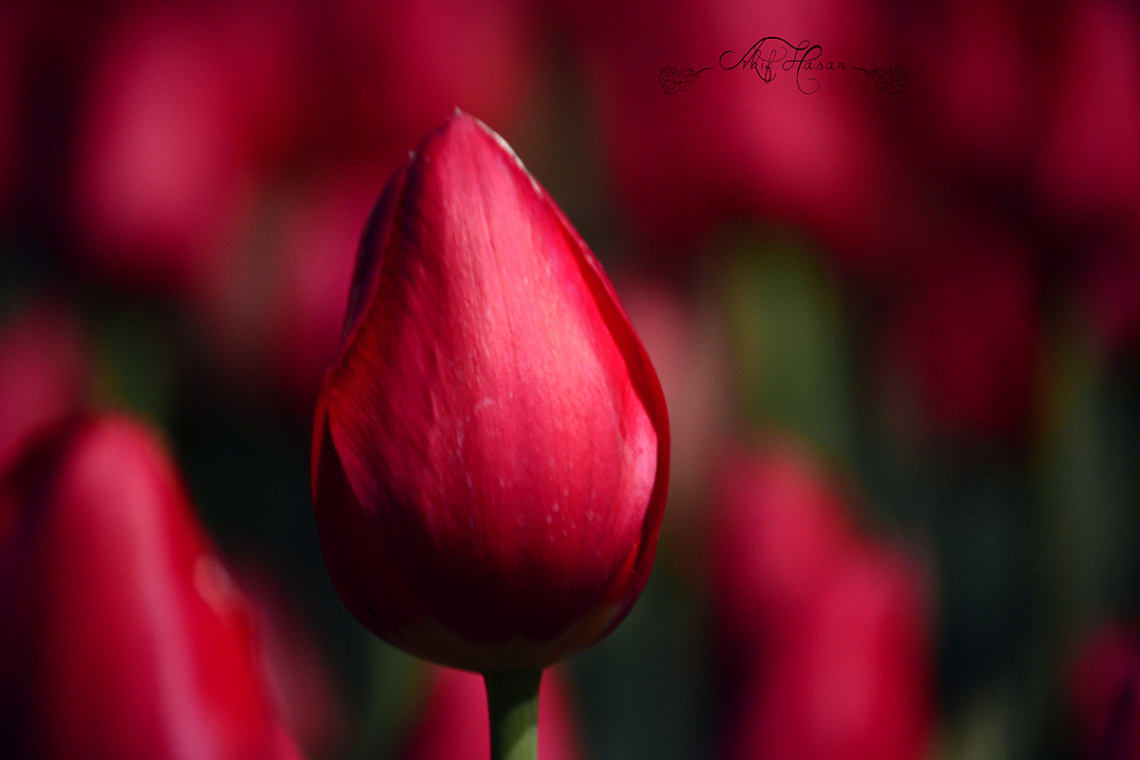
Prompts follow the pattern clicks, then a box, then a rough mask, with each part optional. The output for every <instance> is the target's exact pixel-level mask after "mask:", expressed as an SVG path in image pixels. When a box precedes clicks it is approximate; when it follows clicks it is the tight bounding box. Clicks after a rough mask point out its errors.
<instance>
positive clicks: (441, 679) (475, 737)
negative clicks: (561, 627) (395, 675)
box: [399, 668, 583, 760]
mask: <svg viewBox="0 0 1140 760" xmlns="http://www.w3.org/2000/svg"><path fill="white" fill-rule="evenodd" d="M428 689H429V691H428V695H427V702H426V703H425V704H424V707H423V710H422V712H421V713H420V715H419V719H418V722H417V724H416V727H415V729H414V730H413V731H412V733H411V735H410V736H409V737H408V739H407V742H406V744H405V745H404V747H403V749H402V751H401V752H400V754H399V757H400V760H486V757H487V746H488V744H489V743H490V741H491V736H490V728H489V724H488V721H487V717H488V714H487V713H488V711H487V695H486V693H485V692H484V690H483V679H482V678H480V677H479V676H478V675H477V674H475V673H467V672H465V671H462V670H454V669H452V668H432V669H431V671H430V683H429V686H428ZM572 708H573V704H572V700H571V696H570V690H569V687H568V685H567V683H566V681H565V679H564V678H563V677H562V676H561V674H560V672H559V671H558V669H557V668H553V669H551V670H549V671H547V672H546V674H545V675H544V676H543V678H542V689H541V697H540V699H539V707H538V757H539V760H576V758H580V757H582V756H583V755H582V752H581V749H580V748H579V742H578V730H577V725H576V718H575V715H574V711H573V709H572Z"/></svg>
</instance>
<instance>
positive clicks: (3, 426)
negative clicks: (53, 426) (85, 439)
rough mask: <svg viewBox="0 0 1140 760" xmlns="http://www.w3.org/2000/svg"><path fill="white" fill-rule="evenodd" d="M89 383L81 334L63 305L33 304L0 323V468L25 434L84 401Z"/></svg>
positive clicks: (14, 451) (32, 432) (66, 412)
mask: <svg viewBox="0 0 1140 760" xmlns="http://www.w3.org/2000/svg"><path fill="white" fill-rule="evenodd" d="M87 384H88V361H87V351H86V349H85V347H84V341H83V337H82V334H81V331H80V328H79V326H78V325H77V324H76V322H75V320H74V319H73V318H72V316H71V315H70V314H69V313H68V312H67V310H66V309H65V308H64V307H63V306H61V305H58V304H53V303H43V304H37V305H34V306H32V307H31V308H29V309H27V310H25V311H24V312H22V313H19V314H17V315H16V316H14V317H12V318H11V319H10V320H9V321H8V322H7V323H6V324H4V325H3V326H2V327H0V399H4V402H3V403H0V472H3V471H4V469H5V468H6V467H7V465H8V464H10V463H11V462H12V460H13V459H14V457H15V456H16V455H17V453H18V452H19V450H20V448H21V446H22V444H23V442H24V440H25V439H26V438H27V437H28V436H29V435H32V434H34V433H35V431H36V430H37V429H38V428H39V427H41V426H43V425H46V424H50V423H52V422H55V421H57V420H60V419H62V418H64V417H66V416H68V415H69V414H70V413H71V412H73V411H75V410H77V409H78V408H79V406H80V405H82V404H83V402H84V400H85V395H86V392H87Z"/></svg>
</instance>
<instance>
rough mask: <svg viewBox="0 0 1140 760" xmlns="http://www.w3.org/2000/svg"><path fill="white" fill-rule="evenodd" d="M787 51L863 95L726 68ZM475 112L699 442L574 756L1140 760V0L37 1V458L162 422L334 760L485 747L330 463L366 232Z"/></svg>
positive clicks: (9, 374)
mask: <svg viewBox="0 0 1140 760" xmlns="http://www.w3.org/2000/svg"><path fill="white" fill-rule="evenodd" d="M768 36H779V37H783V38H784V39H785V40H788V41H790V42H791V43H793V44H798V43H799V42H800V41H801V40H807V41H809V42H810V43H811V44H815V45H819V46H820V48H821V51H820V57H819V59H818V60H819V62H822V63H828V62H830V63H834V64H836V65H835V66H834V67H828V68H825V69H823V70H821V71H811V72H810V76H812V77H814V78H815V79H816V80H817V83H816V84H817V85H818V87H817V88H816V89H814V91H813V86H812V85H810V84H809V85H806V86H805V84H804V83H805V82H806V81H807V79H808V76H809V73H808V72H807V71H801V72H800V75H799V79H798V80H797V77H796V72H795V71H789V70H785V69H781V68H780V67H776V69H775V71H776V75H775V76H774V77H773V78H772V79H771V81H768V82H765V81H764V80H763V79H762V78H760V77H759V76H757V74H758V70H751V69H749V68H747V67H746V66H741V67H737V68H735V69H732V70H724V69H722V68H721V67H720V66H719V65H718V62H719V61H721V60H722V59H721V56H722V53H725V51H734V55H733V56H729V57H727V58H725V59H724V60H725V61H726V62H731V61H735V60H737V59H738V58H739V57H741V56H743V55H744V54H745V53H746V51H748V49H749V48H750V46H752V45H753V44H754V43H756V42H757V41H758V40H760V39H761V38H763V37H768ZM766 49H767V48H766ZM840 63H842V64H844V65H843V66H839V65H838V64H840ZM664 67H675V68H676V69H677V72H663V71H662V70H663V68H664ZM683 67H691V68H692V69H693V71H694V72H696V71H697V70H701V71H700V73H699V75H698V76H696V77H695V78H693V77H692V76H690V77H688V78H687V79H684V84H685V85H686V86H685V87H684V88H682V87H681V86H680V85H679V84H677V82H678V81H680V80H678V79H675V78H674V77H675V75H676V76H682V73H681V71H680V70H681V69H682V68H683ZM705 67H711V68H709V69H705ZM879 67H883V68H885V69H886V70H887V71H888V72H890V71H891V69H892V67H902V69H903V70H905V81H904V80H902V79H901V78H899V77H898V75H897V72H898V70H897V69H896V70H895V73H892V76H893V77H895V78H894V79H892V80H891V81H895V82H896V83H902V87H901V89H899V87H898V86H892V87H882V86H879V85H880V84H883V83H884V80H883V76H882V72H880V75H876V74H875V69H876V68H879ZM682 78H683V77H682ZM670 83H673V84H672V86H670ZM805 90H806V91H805ZM456 107H459V108H462V109H463V110H465V111H467V112H469V113H471V114H473V115H475V116H477V117H478V118H480V119H482V120H483V121H485V122H486V123H487V124H488V125H490V126H491V127H492V128H493V129H495V130H497V131H498V132H500V133H501V134H502V135H503V136H504V137H505V138H506V139H507V141H508V142H510V143H511V145H512V146H513V147H514V148H515V150H516V152H517V153H518V155H519V156H520V157H521V158H522V160H523V161H524V162H525V163H526V165H527V166H528V168H529V169H530V171H531V172H532V173H533V174H534V175H535V176H536V178H537V179H538V181H539V182H540V183H542V184H543V185H544V186H545V187H546V188H547V190H548V191H549V192H550V194H551V195H552V196H553V198H554V199H555V201H556V202H557V203H559V205H561V207H562V208H563V210H564V211H565V212H566V214H567V216H568V217H569V218H570V220H571V221H572V222H573V223H574V224H575V226H576V227H577V228H578V230H579V231H580V232H581V233H582V236H583V237H584V238H585V239H586V241H587V242H589V243H590V245H591V246H592V248H593V250H594V252H595V253H596V254H597V256H598V257H599V259H601V261H602V263H603V265H604V266H605V267H606V268H607V271H608V272H609V273H610V275H611V277H612V278H613V280H614V282H615V285H616V287H617V290H618V292H619V294H620V296H621V298H622V301H623V303H624V305H625V307H626V309H627V311H628V312H629V314H630V316H631V318H632V320H633V321H634V323H635V326H636V327H637V328H638V330H639V332H640V333H641V335H642V338H643V341H644V343H645V344H646V347H647V348H648V350H649V353H650V355H651V356H652V358H653V360H654V362H655V364H656V366H657V369H658V372H659V374H660V376H661V380H662V383H663V385H664V388H665V393H666V397H667V399H668V402H669V408H670V415H671V420H672V426H673V446H674V454H673V462H674V465H673V471H672V476H671V493H670V501H669V505H668V508H667V511H666V517H665V525H664V528H663V533H662V540H661V548H660V553H659V556H658V561H657V565H656V568H655V571H654V576H653V579H652V582H651V583H650V585H649V587H648V589H647V591H646V592H645V595H644V596H643V598H642V600H641V601H640V602H639V604H638V605H637V607H636V608H635V609H634V611H633V613H632V614H631V615H630V617H629V618H628V619H627V621H626V623H625V624H624V625H623V626H622V627H621V628H620V629H619V630H618V631H617V632H616V633H614V634H613V635H612V636H611V637H610V638H609V639H608V640H607V641H605V642H604V643H602V644H601V645H599V646H597V647H596V648H595V649H593V650H591V651H589V652H587V653H584V654H582V655H580V656H578V657H576V658H574V659H573V660H571V661H570V662H568V663H567V664H566V665H565V666H562V667H561V668H559V670H558V674H557V676H556V677H554V678H552V679H551V682H552V683H555V684H556V685H557V688H558V689H559V693H560V694H561V696H560V697H558V698H556V699H555V702H554V703H555V704H557V705H558V706H557V707H556V708H547V707H544V710H547V709H556V710H557V711H558V715H557V716H556V717H552V718H550V719H549V720H551V721H553V720H558V721H560V722H559V724H558V725H559V726H560V728H556V729H552V730H551V732H550V735H557V736H559V737H562V738H559V739H558V740H557V741H558V743H559V747H558V748H557V749H551V748H549V747H548V748H545V749H544V750H543V754H544V757H546V758H550V759H551V760H553V758H556V757H567V758H587V757H589V758H596V759H597V760H617V759H618V758H631V757H634V758H636V757H647V758H648V757H652V758H658V759H659V760H688V759H695V758H710V757H711V758H753V757H755V758H766V759H767V758H776V759H777V760H778V759H780V758H789V759H790V758H824V757H826V758H830V760H855V759H856V758H858V759H862V758H867V759H868V760H869V759H870V758H877V759H880V760H882V759H886V760H892V759H896V758H897V759H898V760H907V759H909V758H916V759H917V758H948V759H950V758H953V759H955V760H957V759H959V758H961V759H963V760H965V759H970V760H973V759H982V758H1003V759H1004V758H1015V759H1016V758H1046V759H1048V758H1136V757H1140V629H1138V628H1136V627H1135V623H1136V613H1137V611H1138V609H1137V608H1138V602H1140V552H1138V549H1140V509H1138V507H1140V466H1138V465H1140V384H1138V382H1137V380H1138V379H1140V361H1138V359H1140V9H1138V8H1137V6H1136V5H1135V4H1134V3H1132V2H1127V1H1125V0H1061V1H1060V2H1057V3H1047V4H1044V5H1041V4H1037V3H1031V2H1027V1H1025V0H998V1H997V2H983V1H982V0H940V1H936V2H930V3H918V4H912V3H901V2H895V0H839V1H838V2H831V3H827V4H822V3H813V2H794V1H793V0H716V1H715V2H711V3H700V4H698V3H682V2H679V0H652V2H650V0H631V1H630V2H623V3H609V2H606V3H603V2H599V1H598V0H585V1H584V2H573V3H571V2H554V3H549V4H546V5H537V4H531V3H525V2H522V0H483V1H481V2H465V1H464V0H421V2H417V3H414V4H413V3H400V2H369V1H366V0H328V1H327V2H321V3H317V2H310V1H308V0H232V1H230V2H221V1H220V0H219V1H217V2H214V1H212V0H194V1H191V0H169V1H159V0H155V1H151V2H141V1H137V0H136V1H134V2H131V1H130V0H107V1H106V2H101V3H79V2H66V1H65V0H42V1H40V2H21V1H20V0H14V1H13V2H8V3H4V4H3V5H0V468H3V467H4V466H5V465H6V464H8V463H10V462H11V461H12V460H13V459H14V458H15V457H16V456H17V452H18V450H19V448H20V446H21V442H22V441H23V440H26V437H27V436H29V435H31V434H33V432H34V431H35V430H36V429H37V427H38V426H40V425H41V424H43V423H44V422H46V421H49V420H52V419H56V418H58V417H60V416H62V415H65V414H66V413H68V412H69V411H70V410H73V409H76V408H82V407H86V406H93V407H96V408H114V409H125V410H129V411H131V412H133V413H135V414H137V415H140V416H142V417H144V418H147V419H149V420H151V421H152V422H153V424H154V425H155V426H157V428H158V429H160V430H161V431H163V434H164V435H166V436H167V437H168V439H169V442H170V445H171V447H172V449H173V451H174V454H175V456H176V457H177V460H178V463H179V466H180V467H181V469H182V472H183V474H184V476H185V479H186V482H187V485H188V488H189V491H190V493H191V496H192V499H193V503H194V505H195V508H196V509H197V512H198V516H199V517H200V519H201V521H202V522H203V524H204V525H205V526H206V528H207V531H208V532H209V534H210V535H211V536H212V538H213V540H214V541H215V542H216V543H217V545H218V546H219V547H220V549H221V552H222V554H223V555H224V557H225V559H226V562H227V565H228V566H229V568H230V572H231V573H232V574H233V576H234V577H235V578H236V579H237V580H238V583H239V585H240V586H241V587H242V588H243V589H244V590H245V592H246V596H247V597H248V602H249V604H250V606H251V608H252V609H253V610H255V618H256V620H257V621H258V625H259V628H260V630H261V640H262V643H263V645H264V667H265V668H266V669H267V672H268V673H269V674H270V675H269V682H270V684H271V685H272V688H271V691H272V693H273V698H274V701H275V704H276V705H277V709H278V710H279V711H280V713H281V715H283V716H284V720H285V722H286V724H287V725H288V727H289V729H290V730H291V731H292V732H293V734H294V735H295V737H296V738H297V740H298V742H299V744H300V745H301V747H302V749H303V751H304V753H305V755H306V756H307V757H310V758H313V760H321V759H323V758H411V757H419V758H426V757H437V756H438V757H445V756H446V757H461V756H466V755H464V754H463V753H462V751H460V750H459V749H456V748H455V745H452V746H451V748H450V749H449V748H448V745H447V739H448V738H449V737H450V738H452V739H455V737H457V736H460V735H461V731H466V730H467V729H466V728H462V727H461V721H460V720H459V719H458V718H454V719H453V718H449V717H447V716H449V715H452V714H459V715H465V716H470V715H471V714H473V713H472V711H473V710H478V709H485V708H483V707H481V699H482V696H481V694H479V693H478V690H477V689H476V690H475V691H474V692H472V691H471V689H470V688H467V690H466V691H465V692H463V694H465V695H466V696H457V694H458V693H459V692H449V691H448V688H449V684H452V681H451V680H449V679H450V678H451V676H450V675H447V674H439V673H437V672H435V671H429V670H428V669H426V668H424V667H423V666H422V665H420V664H419V663H418V662H416V661H414V660H411V659H410V658H408V657H406V656H404V655H402V654H401V653H399V652H397V651H395V650H393V649H391V648H390V647H387V646H386V645H383V644H381V643H379V642H378V641H376V640H375V639H374V638H372V637H371V636H370V635H369V634H367V633H366V631H365V629H364V628H363V627H362V626H360V625H359V624H358V623H357V622H356V621H355V620H354V619H353V618H352V617H351V616H350V614H349V613H348V612H347V610H346V609H345V608H344V607H343V606H342V605H341V603H340V602H339V600H338V599H337V598H336V595H335V592H334V591H333V589H332V586H331V584H330V582H329V580H328V578H327V576H326V574H325V571H324V567H323V562H322V559H321V556H320V549H319V546H318V543H317V537H316V528H315V523H314V520H313V517H312V508H311V504H310V497H309V464H308V455H309V440H310V435H311V424H312V406H313V401H314V399H315V395H316V391H317V388H318V387H319V384H320V381H321V377H322V373H323V371H324V368H325V365H326V363H327V362H328V361H329V360H330V359H331V357H332V355H333V353H334V351H335V349H336V342H337V339H338V337H339V331H340V322H341V320H342V318H343V314H344V308H345V304H346V299H347V292H348V284H349V279H350V277H351V267H352V262H353V258H354V254H355V247H356V244H357V241H358V237H359V235H360V232H361V230H362V228H363V224H364V220H365V218H366V216H367V214H368V211H369V209H370V208H371V205H372V204H373V203H374V202H375V200H376V198H377V197H378V195H379V192H380V190H381V188H382V187H383V185H384V183H385V182H386V180H387V178H388V176H389V175H390V173H391V172H392V170H393V169H394V168H395V167H396V165H397V164H398V163H399V162H401V161H402V160H404V159H405V158H406V156H407V153H408V151H409V150H410V149H412V148H414V147H415V146H416V145H417V143H418V142H419V141H420V140H421V139H422V138H423V137H424V136H426V134H427V133H428V132H430V131H431V130H432V129H433V128H434V127H436V126H437V125H439V124H440V123H441V122H442V121H443V119H445V118H446V117H447V116H448V115H449V114H450V113H451V112H452V111H453V109H454V108H456ZM9 622H10V623H11V622H12V621H9ZM468 686H469V684H468ZM551 703H552V702H551V701H550V700H547V704H551ZM448 711H450V712H448ZM546 720H547V718H546V717H544V721H546ZM476 723H478V721H476ZM472 730H474V729H472ZM544 731H545V730H544ZM462 735H463V736H466V735H467V734H462ZM425 737H426V738H425ZM455 740H456V741H458V739H455ZM545 741H547V742H553V741H554V740H552V739H551V740H545ZM479 744H480V743H479V742H478V741H474V740H472V741H465V743H464V744H461V745H458V746H466V747H470V748H471V749H475V750H477V752H476V753H475V754H472V755H471V756H472V757H478V756H480V753H482V752H484V751H485V749H483V748H481V747H480V746H479ZM465 751H467V750H465ZM557 752H561V753H563V754H557ZM432 753H435V754H432Z"/></svg>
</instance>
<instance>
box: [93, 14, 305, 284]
mask: <svg viewBox="0 0 1140 760" xmlns="http://www.w3.org/2000/svg"><path fill="white" fill-rule="evenodd" d="M293 10H294V9H293V8H292V7H291V5H286V4H283V3H275V4H271V3H267V2H264V1H263V0H245V1H243V2H238V3H227V4H219V5H218V6H217V7H216V8H205V9H204V8H195V9H193V10H192V9H187V8H182V7H172V6H170V5H167V4H162V5H156V4H145V5H141V6H136V7H131V8H128V9H126V10H124V11H123V13H122V15H121V17H120V18H117V19H115V21H114V23H113V24H111V25H110V27H109V32H108V33H107V35H106V38H105V39H103V40H101V45H100V46H99V48H98V50H97V51H96V55H95V64H94V68H93V74H92V76H91V78H90V82H89V83H88V89H87V91H86V92H85V93H84V96H83V99H82V102H81V104H80V140H79V145H78V152H77V161H76V167H75V177H74V183H75V186H74V190H73V195H74V197H73V203H74V211H75V216H76V222H77V225H78V227H79V230H78V231H79V233H80V236H81V240H82V243H83V245H82V246H81V248H80V250H79V254H80V255H81V256H83V257H84V259H85V261H84V263H85V265H86V266H87V267H88V268H89V269H90V270H92V271H94V272H96V273H97V274H99V275H101V276H104V277H107V278H110V279H113V280H114V281H116V282H125V283H127V284H129V285H132V286H141V287H146V288H157V289H161V290H165V291H170V292H175V293H178V294H185V293H196V292H197V291H198V289H200V288H203V287H205V286H206V285H208V284H209V283H210V281H211V279H212V278H213V277H215V276H217V270H218V268H219V267H220V266H222V264H223V263H224V262H223V261H222V260H221V254H222V251H223V250H224V242H225V241H226V239H227V238H228V236H229V235H231V234H232V230H233V228H234V226H235V225H236V224H237V218H236V212H237V211H239V210H241V209H242V208H244V207H245V205H246V204H247V202H248V198H249V196H250V193H251V188H252V182H253V177H254V176H255V175H256V174H257V173H258V172H259V171H261V170H263V169H264V163H265V162H266V161H268V160H270V159H274V158H277V157H279V155H280V154H283V153H285V152H286V150H287V147H288V145H289V143H290V141H291V140H292V139H293V137H292V135H291V131H295V128H294V122H295V121H296V120H297V118H298V115H297V112H298V111H299V110H300V106H299V105H298V104H297V102H296V101H297V97H295V96H294V93H295V92H297V91H299V90H302V89H303V88H302V87H300V86H299V85H300V82H298V81H297V75H296V71H297V70H298V69H299V67H300V64H299V63H298V62H297V60H296V59H297V57H298V54H297V53H296V52H295V50H294V49H293V48H294V46H295V44H296V36H297V30H296V27H297V26H299V25H300V22H299V21H298V20H297V18H296V15H295V13H292V12H291V11H293Z"/></svg>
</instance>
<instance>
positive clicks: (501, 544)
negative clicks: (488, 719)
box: [312, 113, 669, 671]
mask: <svg viewBox="0 0 1140 760" xmlns="http://www.w3.org/2000/svg"><path fill="white" fill-rule="evenodd" d="M668 454H669V433H668V424H667V419H666V411H665V403H664V397H663V395H662V393H661V389H660V385H659V384H658V381H657V378H656V375H655V373H654V371H653V368H652V366H651V364H650V362H649V358H648V356H647V355H646V353H645V351H644V349H643V348H642V346H641V343H640V342H639V341H638V338H637V336H636V334H635V333H634V331H633V329H632V328H631V327H630V324H629V321H628V320H627V318H626V316H625V313H624V312H623V311H622V309H621V306H620V305H619V304H618V301H617V297H616V295H615V293H614V291H613V288H612V286H611V285H610V283H609V281H608V279H607V278H606V276H605V274H604V272H603V271H602V269H601V267H600V266H599V264H598V263H597V261H596V260H595V259H594V257H593V255H592V254H591V253H590V251H589V249H588V248H587V247H586V245H585V243H584V242H582V240H581V238H580V237H579V236H578V234H577V233H576V232H575V231H574V229H573V228H572V227H571V226H570V223H569V222H568V221H567V220H566V218H565V217H564V216H563V214H562V212H561V211H560V210H559V209H558V208H557V206H555V205H554V202H553V201H552V200H551V199H550V197H549V196H548V195H547V194H546V193H545V191H543V190H542V188H540V187H539V186H538V183H537V182H536V181H535V180H534V178H533V177H531V176H530V174H529V173H527V171H526V170H525V168H523V166H522V164H521V162H520V161H519V160H518V158H517V157H516V156H515V155H514V153H513V152H512V151H511V150H510V148H509V147H508V146H507V145H506V144H505V143H504V142H503V141H502V139H501V138H499V137H498V136H497V135H496V134H495V133H493V132H492V131H491V130H490V129H488V128H487V127H486V126H484V125H483V124H482V123H481V122H479V121H477V120H476V119H473V118H472V117H470V116H467V115H466V114H463V113H456V115H454V116H453V117H452V118H451V119H449V120H448V121H447V122H446V123H445V124H444V125H443V126H442V127H441V128H440V129H439V130H437V131H436V132H435V133H433V134H432V135H430V136H429V137H428V138H427V139H426V140H425V141H424V142H423V143H422V144H421V145H420V147H419V149H418V150H417V151H416V153H415V154H414V156H413V157H412V158H411V159H410V160H409V161H408V162H407V163H406V164H405V165H404V166H403V167H402V168H401V169H400V170H399V171H398V172H397V173H396V175H395V176H394V177H393V178H392V180H391V181H390V182H389V184H388V186H387V188H386V189H385V191H384V193H383V195H382V196H381V198H380V201H379V203H378V205H377V207H376V209H375V210H374V211H373V214H372V219H371V221H370V223H369V225H368V228H367V230H366V232H365V235H364V239H363V242H362V244H361V249H360V256H359V259H358V261H357V266H356V275H355V279H354V281H353V287H352V293H351V295H350V298H349V308H348V315H347V319H346V322H345V329H344V337H343V340H342V345H341V347H340V352H339V355H338V356H337V358H336V361H335V363H334V365H333V366H332V368H331V369H330V371H329V374H328V376H327V378H326V380H325V384H324V387H323V388H322V390H321V394H320V397H319V399H318V402H317V411H316V420H315V425H314V434H313V456H312V476H313V498H314V502H315V506H316V516H317V524H318V527H319V528H320V535H321V544H322V547H323V549H324V554H325V562H326V565H327V566H328V570H329V573H330V575H331V576H332V580H333V584H334V585H335V586H336V588H337V590H338V591H339V592H340V595H341V597H342V598H343V599H344V601H345V603H346V604H347V605H348V607H349V608H350V609H351V610H352V611H353V612H354V613H355V614H356V616H357V617H358V618H359V619H360V620H361V622H363V623H364V624H365V625H366V626H368V627H369V628H370V629H371V630H372V631H373V632H375V633H376V634H377V635H379V636H380V637H381V638H384V639H386V640H388V641H389V642H391V643H393V644H396V645H397V646H400V647H402V648H404V649H406V650H407V651H409V652H411V653H413V654H415V655H417V656H420V657H423V658H425V659H428V660H433V661H435V662H438V663H441V664H446V665H451V666H456V667H462V668H466V669H470V670H482V671H486V670H498V669H506V668H523V667H527V668H532V667H544V666H547V665H550V664H551V663H553V662H556V661H557V660H559V659H561V658H563V657H566V656H568V655H570V654H572V653H573V652H576V651H578V650H580V649H583V648H585V647H587V646H590V645H591V644H593V643H594V642H596V641H598V640H599V639H601V638H602V637H604V636H605V635H606V634H607V633H609V631H610V630H612V629H613V628H614V627H615V626H616V625H617V624H618V623H619V622H620V621H621V619H622V618H624V616H625V615H626V613H627V612H628V611H629V609H630V608H631V607H632V605H633V603H634V601H635V600H636V598H637V596H638V595H639V594H640V593H641V590H642V588H643V587H644V586H645V583H646V581H647V580H648V577H649V571H650V569H651V566H652V562H653V557H654V554H655V550H656V544H657V533H658V529H659V527H660V524H661V517H662V513H663V509H664V501H665V491H666V480H667V472H668Z"/></svg>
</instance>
